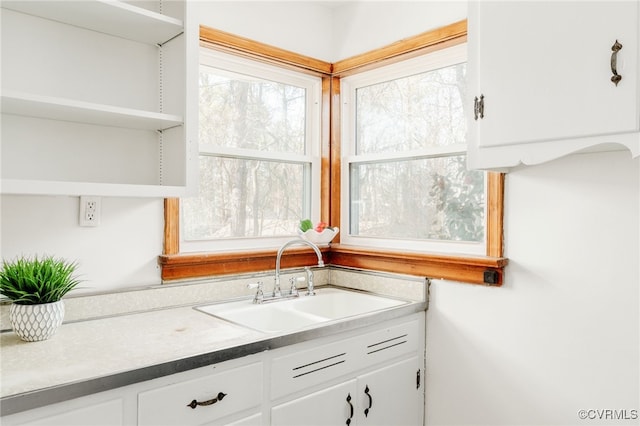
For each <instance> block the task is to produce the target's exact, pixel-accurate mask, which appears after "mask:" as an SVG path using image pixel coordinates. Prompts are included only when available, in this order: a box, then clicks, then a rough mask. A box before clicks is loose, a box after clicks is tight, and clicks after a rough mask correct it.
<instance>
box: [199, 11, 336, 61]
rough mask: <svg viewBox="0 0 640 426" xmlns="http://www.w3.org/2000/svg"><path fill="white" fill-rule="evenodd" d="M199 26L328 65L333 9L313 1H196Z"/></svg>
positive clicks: (330, 52) (330, 53)
mask: <svg viewBox="0 0 640 426" xmlns="http://www.w3.org/2000/svg"><path fill="white" fill-rule="evenodd" d="M193 6H194V7H195V8H197V9H196V10H198V12H197V15H198V16H200V17H201V22H200V23H201V24H203V25H206V26H208V27H212V28H215V29H218V30H222V31H226V32H229V33H232V34H235V35H239V36H242V37H246V38H249V39H252V40H257V41H260V42H262V43H266V44H268V45H271V46H276V47H279V48H281V49H285V50H289V51H292V52H296V53H299V54H302V55H306V56H309V57H312V58H315V59H321V60H325V61H329V60H330V59H331V57H332V44H331V32H332V25H333V24H332V14H333V9H331V8H328V7H326V6H325V5H323V2H318V1H313V2H306V1H195V2H193Z"/></svg>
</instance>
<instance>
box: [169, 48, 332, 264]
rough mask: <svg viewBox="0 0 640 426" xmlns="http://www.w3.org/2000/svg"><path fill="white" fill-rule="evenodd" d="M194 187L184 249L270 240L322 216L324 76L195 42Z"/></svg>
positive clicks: (186, 202) (268, 243)
mask: <svg viewBox="0 0 640 426" xmlns="http://www.w3.org/2000/svg"><path fill="white" fill-rule="evenodd" d="M199 93H200V106H199V112H200V117H199V140H200V144H199V145H200V149H199V151H200V156H199V164H200V188H199V193H198V196H195V197H191V198H184V199H183V200H182V203H181V208H182V214H181V218H182V222H181V227H182V228H181V229H182V232H181V235H182V239H183V242H182V244H181V251H183V252H184V251H228V250H234V249H250V248H251V249H255V248H262V247H277V246H278V245H280V244H281V243H283V242H284V241H286V240H288V239H290V238H291V237H292V236H293V235H295V232H296V229H297V227H298V225H299V222H300V219H302V218H307V217H308V218H313V219H315V220H317V219H318V217H319V210H320V208H319V200H320V195H319V188H320V155H319V141H320V137H319V133H320V131H319V129H320V127H319V122H320V106H319V104H320V97H321V79H320V78H319V77H314V76H310V75H306V74H302V73H300V72H294V71H290V70H285V69H283V68H281V67H276V66H272V65H267V64H264V63H260V62H257V61H254V60H249V59H246V58H240V57H238V56H232V55H229V54H225V53H221V52H217V51H214V50H211V49H207V48H202V51H201V68H200V92H199Z"/></svg>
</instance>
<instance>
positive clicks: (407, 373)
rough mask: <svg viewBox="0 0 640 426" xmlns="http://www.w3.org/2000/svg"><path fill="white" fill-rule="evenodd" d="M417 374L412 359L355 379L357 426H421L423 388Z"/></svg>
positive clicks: (418, 368) (415, 361)
mask: <svg viewBox="0 0 640 426" xmlns="http://www.w3.org/2000/svg"><path fill="white" fill-rule="evenodd" d="M418 370H420V362H419V360H418V358H417V357H413V358H410V359H407V360H404V361H401V362H398V363H395V364H392V365H390V366H388V367H384V368H381V369H379V370H376V371H373V372H371V373H368V374H365V375H363V376H360V377H358V393H357V395H358V401H357V403H358V406H359V410H358V425H366V426H386V425H395V426H414V425H421V424H422V420H423V416H424V399H423V398H424V387H423V386H422V383H421V382H422V379H421V378H420V373H418Z"/></svg>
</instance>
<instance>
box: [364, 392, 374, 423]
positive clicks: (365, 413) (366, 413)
mask: <svg viewBox="0 0 640 426" xmlns="http://www.w3.org/2000/svg"><path fill="white" fill-rule="evenodd" d="M364 393H365V395H367V396H368V397H369V407H367V408H365V409H364V416H365V417H367V415H368V414H369V410H370V409H371V407H372V406H373V398H371V394H370V393H369V386H365V387H364Z"/></svg>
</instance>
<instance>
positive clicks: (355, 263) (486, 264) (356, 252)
mask: <svg viewBox="0 0 640 426" xmlns="http://www.w3.org/2000/svg"><path fill="white" fill-rule="evenodd" d="M329 256H330V261H329V263H330V264H331V265H335V266H346V267H352V268H359V269H368V270H374V271H384V272H394V273H399V274H407V275H418V276H424V277H428V278H435V279H445V280H452V281H459V282H464V283H469V284H485V285H493V286H501V285H502V278H503V270H504V268H505V266H507V264H508V263H509V260H508V259H507V258H504V257H490V256H471V255H451V254H439V253H418V252H411V251H389V250H376V249H369V248H363V247H355V246H345V245H340V244H336V245H331V252H330V253H329Z"/></svg>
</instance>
